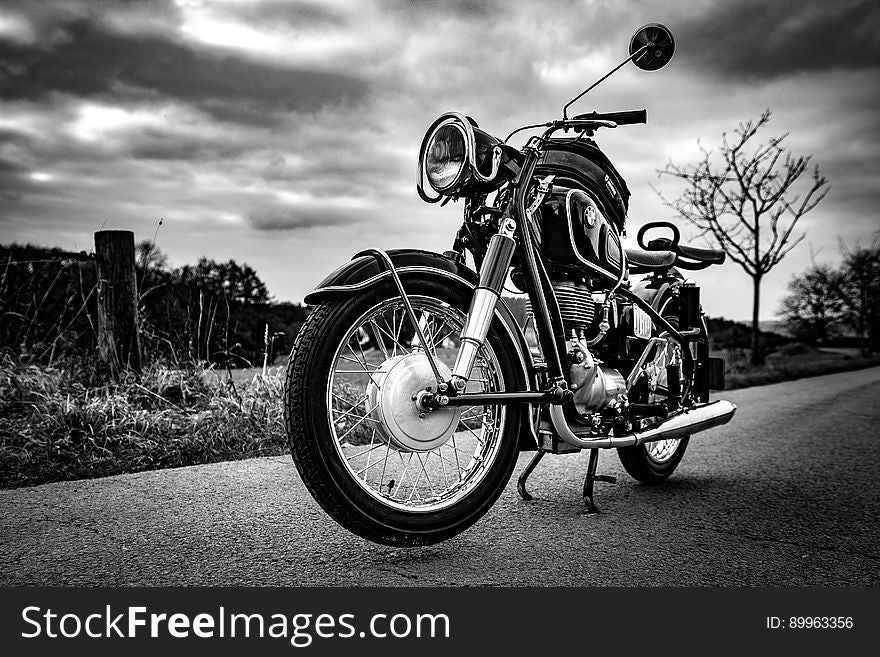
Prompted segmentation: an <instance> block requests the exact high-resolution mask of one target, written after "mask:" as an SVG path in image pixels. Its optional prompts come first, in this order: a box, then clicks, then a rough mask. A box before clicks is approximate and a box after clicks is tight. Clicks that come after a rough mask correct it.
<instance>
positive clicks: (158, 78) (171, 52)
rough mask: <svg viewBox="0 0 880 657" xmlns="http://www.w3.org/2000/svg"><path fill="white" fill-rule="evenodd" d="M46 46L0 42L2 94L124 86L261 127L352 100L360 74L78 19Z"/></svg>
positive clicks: (91, 92)
mask: <svg viewBox="0 0 880 657" xmlns="http://www.w3.org/2000/svg"><path fill="white" fill-rule="evenodd" d="M67 34H68V38H67V39H66V40H65V41H63V42H61V43H59V44H57V45H56V46H54V47H52V48H50V49H43V48H41V47H40V46H39V45H35V46H24V45H21V44H12V43H2V42H0V98H2V99H3V100H18V99H28V100H39V99H42V98H44V97H46V96H47V95H48V94H49V93H50V92H53V91H55V92H59V91H60V92H65V93H69V94H73V95H76V96H82V97H91V96H100V95H104V94H109V93H111V92H113V91H118V90H120V89H123V90H125V91H127V92H128V93H130V94H132V93H133V94H138V93H141V94H144V95H146V96H148V97H149V96H159V97H162V96H164V97H170V98H174V99H177V100H181V101H184V102H187V103H190V104H193V105H195V106H197V107H199V108H200V109H202V110H204V111H206V112H208V113H209V114H211V115H212V116H214V117H216V118H219V119H221V120H229V119H234V120H235V121H237V122H240V123H250V124H257V125H265V124H267V123H269V122H271V115H272V114H275V113H287V112H313V111H316V110H319V109H320V108H321V107H324V106H327V105H340V104H345V103H354V102H357V101H358V100H359V99H361V97H362V96H363V95H364V93H365V91H366V83H365V82H364V80H362V79H360V78H357V77H354V76H351V75H346V74H343V73H334V72H325V71H319V70H310V69H305V68H299V69H298V68H284V67H281V66H273V65H269V64H263V63H258V62H254V61H249V60H247V59H243V58H241V57H238V56H235V55H232V54H230V53H225V52H222V51H217V50H215V49H211V50H208V49H197V48H195V47H194V46H190V45H184V44H181V43H177V42H175V41H171V40H169V39H166V38H163V37H160V36H157V35H148V34H143V35H123V34H117V33H112V32H110V31H107V30H104V29H102V28H101V26H99V25H97V24H95V23H92V22H88V21H79V22H76V23H74V24H72V25H70V26H68V28H67Z"/></svg>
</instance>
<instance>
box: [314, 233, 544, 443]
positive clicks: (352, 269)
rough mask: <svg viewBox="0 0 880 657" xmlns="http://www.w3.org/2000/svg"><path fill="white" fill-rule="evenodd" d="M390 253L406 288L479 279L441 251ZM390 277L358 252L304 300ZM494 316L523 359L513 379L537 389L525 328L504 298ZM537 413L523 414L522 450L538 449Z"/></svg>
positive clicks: (467, 289)
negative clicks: (411, 283)
mask: <svg viewBox="0 0 880 657" xmlns="http://www.w3.org/2000/svg"><path fill="white" fill-rule="evenodd" d="M388 255H389V257H390V258H391V261H392V262H393V263H394V268H395V270H396V271H397V274H398V276H400V279H401V282H402V283H403V286H404V289H405V288H406V282H407V280H413V279H417V278H418V279H436V280H440V281H442V282H443V284H444V285H446V286H449V287H455V288H458V289H459V290H460V291H462V292H464V293H466V294H470V295H472V294H473V292H474V290H475V289H476V286H477V283H478V282H479V276H478V275H477V273H476V272H475V271H474V270H473V269H470V268H469V267H467V266H466V265H463V264H461V263H458V262H456V261H454V260H452V259H450V258H446V257H445V256H442V255H440V254H439V253H434V252H432V251H421V250H417V249H394V250H390V251H388ZM390 280H391V272H389V271H387V270H383V269H380V267H379V264H378V262H377V261H376V259H375V258H374V257H372V256H358V257H355V258H354V259H352V260H350V261H349V262H347V263H345V264H344V265H342V266H341V267H339V268H338V269H336V270H335V271H333V272H332V273H331V274H330V275H329V276H327V277H326V278H325V279H324V280H323V281H321V282H320V283H319V284H318V287H317V288H315V290H314V291H312V292H310V293H309V294H307V295H306V297H305V302H306V303H307V304H311V305H314V304H318V303H321V302H323V301H330V300H333V299H342V298H345V297H347V296H350V295H352V294H358V293H360V292H363V291H364V290H368V289H371V288H373V287H375V286H378V285H383V284H386V282H387V281H390ZM495 317H496V319H498V321H500V322H501V325H502V327H503V328H504V333H506V334H507V335H508V337H509V338H510V342H511V344H512V345H513V347H514V349H515V351H516V353H517V356H518V360H519V363H520V367H518V368H517V371H518V372H519V373H520V376H519V377H518V379H519V380H517V381H514V382H513V383H514V385H515V386H516V387H517V388H518V389H520V390H537V389H538V386H537V378H536V373H535V364H534V361H533V360H532V355H531V351H530V350H529V346H528V343H527V342H526V339H525V336H524V335H523V332H522V329H521V328H520V327H519V325H518V324H517V323H516V319H515V318H514V317H513V314H512V313H511V312H510V309H509V308H508V307H507V304H506V303H504V300H503V299H501V300H500V303H498V304H497V305H496V307H495ZM536 415H537V414H536V413H534V408H533V406H532V405H531V404H529V405H528V411H527V412H526V413H524V414H523V425H522V427H521V428H520V440H519V446H520V449H521V450H534V449H537V434H536V428H535V426H534V423H533V422H532V419H533V418H534V417H535V416H536Z"/></svg>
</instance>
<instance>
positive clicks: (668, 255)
mask: <svg viewBox="0 0 880 657" xmlns="http://www.w3.org/2000/svg"><path fill="white" fill-rule="evenodd" d="M624 250H625V251H626V260H627V263H628V264H629V270H630V272H631V273H633V274H645V273H647V272H649V271H652V270H654V269H666V268H668V267H671V266H672V265H673V263H674V262H675V258H676V255H675V253H674V252H672V251H661V250H651V251H643V250H642V249H624Z"/></svg>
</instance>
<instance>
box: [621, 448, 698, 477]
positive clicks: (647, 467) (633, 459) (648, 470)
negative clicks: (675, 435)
mask: <svg viewBox="0 0 880 657" xmlns="http://www.w3.org/2000/svg"><path fill="white" fill-rule="evenodd" d="M689 440H690V438H689V437H687V438H681V439H680V440H679V441H678V444H677V445H676V446H675V448H674V450H673V451H672V453H671V455H670V456H669V457H667V458H665V459H662V460H658V459H656V458H654V457H653V456H652V454H651V452H650V451H648V450H649V445H650V443H645V444H643V445H636V446H635V447H621V448H619V449H618V450H617V455H618V456H619V457H620V463H621V464H622V465H623V469H624V470H626V471H627V473H628V474H629V476H630V477H632V478H633V479H635V480H636V481H639V482H641V483H643V484H647V485H649V486H652V485H656V484H660V483H662V482H664V481H666V480H667V479H668V478H669V475H671V474H672V473H673V472H675V469H676V468H677V467H678V464H679V463H680V462H681V459H682V458H683V457H684V453H685V450H686V449H687V446H688V441H689Z"/></svg>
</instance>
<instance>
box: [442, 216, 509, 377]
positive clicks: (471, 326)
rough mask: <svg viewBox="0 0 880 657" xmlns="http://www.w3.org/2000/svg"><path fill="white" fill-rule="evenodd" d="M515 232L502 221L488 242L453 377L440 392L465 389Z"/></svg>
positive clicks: (492, 311) (504, 273)
mask: <svg viewBox="0 0 880 657" xmlns="http://www.w3.org/2000/svg"><path fill="white" fill-rule="evenodd" d="M515 232H516V222H515V221H514V220H513V219H512V218H510V217H506V218H503V219H502V220H501V226H500V228H499V230H498V232H497V233H495V234H494V235H493V236H492V239H491V240H489V248H488V249H487V251H486V257H485V258H484V259H483V266H482V267H481V268H480V282H479V284H478V285H477V289H476V290H475V292H474V296H473V299H471V307H470V310H468V314H467V319H466V320H465V325H464V328H463V329H462V331H461V344H460V346H459V349H458V356H457V358H456V359H455V365H454V366H453V367H452V376H451V378H450V381H449V383H448V384H441V386H440V387H441V392H446V390H445V389H444V388H443V387H444V385H446V386H447V387H448V386H451V387H452V390H451V391H450V392H452V393H453V394H458V393H461V392H464V390H465V387H466V386H467V382H468V379H469V378H470V375H471V370H472V369H473V366H474V361H476V359H477V353H478V352H479V350H480V348H481V347H482V346H483V344H485V342H486V336H487V335H488V333H489V326H490V325H491V324H492V317H494V315H495V306H496V305H497V304H498V299H499V297H500V296H501V290H502V289H503V288H504V281H505V280H506V279H507V272H508V271H509V270H510V263H511V262H512V260H513V251H514V249H515V247H516V242H515V241H514V239H513V235H514V233H515Z"/></svg>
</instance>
